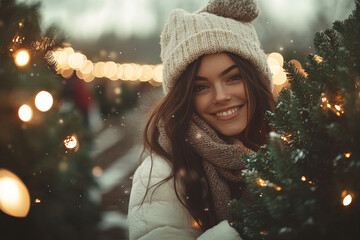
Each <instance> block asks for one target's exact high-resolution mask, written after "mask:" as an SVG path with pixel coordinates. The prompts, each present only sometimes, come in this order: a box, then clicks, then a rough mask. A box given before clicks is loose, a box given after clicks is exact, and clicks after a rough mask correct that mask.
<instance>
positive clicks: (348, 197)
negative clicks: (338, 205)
mask: <svg viewBox="0 0 360 240" xmlns="http://www.w3.org/2000/svg"><path fill="white" fill-rule="evenodd" d="M351 202H352V197H351V195H350V194H348V195H346V196H345V197H344V198H343V205H344V206H345V207H346V206H349V205H350V204H351Z"/></svg>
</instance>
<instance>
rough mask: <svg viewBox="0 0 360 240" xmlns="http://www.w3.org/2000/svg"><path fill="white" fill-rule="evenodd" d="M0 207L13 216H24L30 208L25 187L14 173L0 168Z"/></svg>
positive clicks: (28, 196)
mask: <svg viewBox="0 0 360 240" xmlns="http://www.w3.org/2000/svg"><path fill="white" fill-rule="evenodd" d="M0 209H1V210H2V211H3V212H4V213H6V214H8V215H10V216H14V217H26V216H27V214H28V212H29V209H30V195H29V191H28V189H27V187H26V186H25V184H24V183H23V182H22V181H21V179H20V178H19V177H18V176H16V175H15V174H14V173H12V172H10V171H8V170H6V169H0Z"/></svg>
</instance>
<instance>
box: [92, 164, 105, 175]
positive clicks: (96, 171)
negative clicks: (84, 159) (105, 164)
mask: <svg viewBox="0 0 360 240" xmlns="http://www.w3.org/2000/svg"><path fill="white" fill-rule="evenodd" d="M92 174H93V175H94V176H95V177H101V175H102V174H103V170H102V168H101V167H99V166H95V167H94V168H93V169H92Z"/></svg>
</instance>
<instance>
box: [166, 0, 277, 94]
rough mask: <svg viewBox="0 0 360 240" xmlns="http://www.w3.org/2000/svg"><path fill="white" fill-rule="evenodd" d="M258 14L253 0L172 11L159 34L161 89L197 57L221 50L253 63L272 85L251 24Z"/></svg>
mask: <svg viewBox="0 0 360 240" xmlns="http://www.w3.org/2000/svg"><path fill="white" fill-rule="evenodd" d="M258 15H259V10H258V8H257V4H256V0H210V2H209V3H208V5H207V6H206V7H205V8H203V9H202V10H200V11H197V12H195V13H188V12H186V11H184V10H182V9H175V10H174V11H172V12H171V13H170V16H169V20H168V22H167V23H166V25H165V27H164V30H163V32H162V34H161V36H160V45H161V59H162V62H163V64H164V68H163V91H164V93H165V94H167V93H168V92H169V91H170V90H171V88H172V86H173V85H174V82H175V81H176V80H177V79H178V78H179V77H180V76H181V74H182V73H183V72H184V71H185V69H186V67H187V66H188V65H189V64H190V63H192V62H193V61H194V60H196V59H197V58H198V57H200V56H202V55H205V54H212V53H218V52H223V51H226V52H231V53H234V54H237V55H239V56H241V57H242V58H244V59H245V60H247V61H249V62H250V63H252V64H253V65H254V66H255V68H256V69H257V70H258V71H259V73H260V75H261V76H263V77H264V78H265V79H267V80H268V83H269V86H270V87H272V82H271V73H270V69H269V67H268V64H267V60H266V55H265V53H264V51H263V50H262V49H261V48H260V42H259V40H258V37H257V34H256V31H255V29H254V27H253V26H252V24H251V22H252V21H253V20H254V19H255V18H256V17H257V16H258Z"/></svg>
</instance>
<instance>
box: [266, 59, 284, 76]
mask: <svg viewBox="0 0 360 240" xmlns="http://www.w3.org/2000/svg"><path fill="white" fill-rule="evenodd" d="M267 63H268V65H269V68H270V71H271V73H272V74H273V76H275V75H276V74H278V73H279V72H280V71H281V70H282V68H281V66H280V63H279V62H278V61H277V60H276V59H273V58H270V57H269V58H268V59H267Z"/></svg>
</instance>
